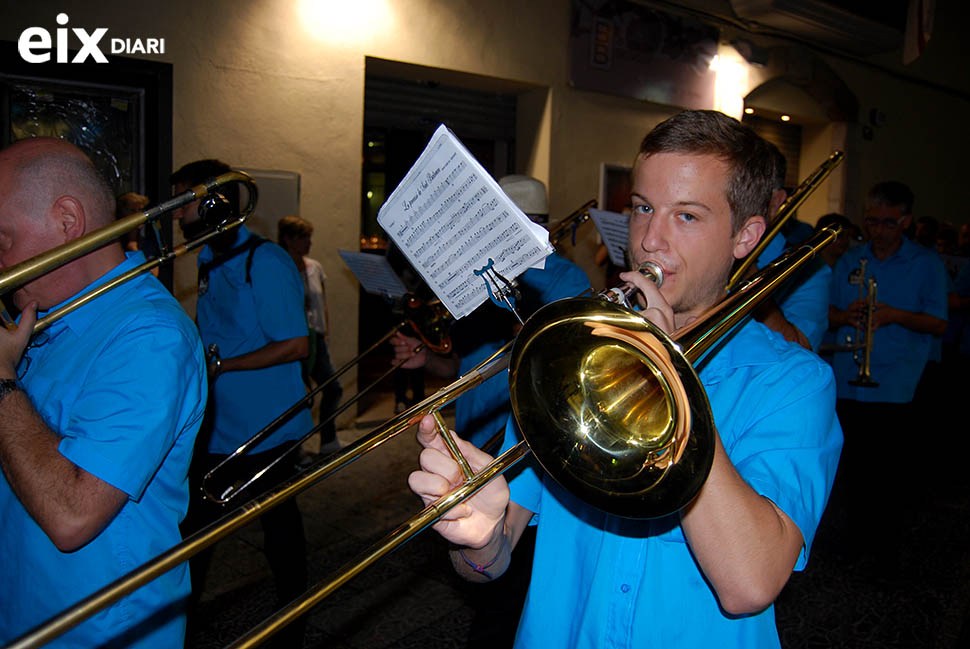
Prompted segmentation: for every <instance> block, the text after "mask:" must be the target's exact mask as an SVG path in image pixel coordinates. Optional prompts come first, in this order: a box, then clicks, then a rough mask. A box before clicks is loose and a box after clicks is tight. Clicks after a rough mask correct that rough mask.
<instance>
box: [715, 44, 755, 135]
mask: <svg viewBox="0 0 970 649" xmlns="http://www.w3.org/2000/svg"><path fill="white" fill-rule="evenodd" d="M711 69H712V70H714V72H715V75H716V76H715V81H714V110H718V111H721V112H722V113H724V114H725V115H730V116H731V117H733V118H735V119H741V116H742V114H743V113H744V95H745V93H747V90H748V64H747V63H745V61H744V60H743V59H742V58H741V57H740V56H739V55H737V54H736V53H735V54H734V55H733V56H731V55H729V54H727V53H725V52H722V53H721V54H718V55H717V56H715V57H714V60H713V61H711Z"/></svg>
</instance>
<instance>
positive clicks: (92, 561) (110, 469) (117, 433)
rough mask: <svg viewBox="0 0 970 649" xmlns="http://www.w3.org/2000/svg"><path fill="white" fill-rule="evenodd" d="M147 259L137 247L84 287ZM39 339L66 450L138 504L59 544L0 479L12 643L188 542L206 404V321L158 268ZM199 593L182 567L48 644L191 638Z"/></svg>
mask: <svg viewBox="0 0 970 649" xmlns="http://www.w3.org/2000/svg"><path fill="white" fill-rule="evenodd" d="M144 261H145V259H144V256H143V255H142V253H140V252H137V253H128V260H127V261H125V262H123V263H122V264H120V265H119V266H117V267H115V268H114V269H113V270H112V271H110V272H109V273H108V274H107V275H105V276H104V277H103V278H101V279H99V280H98V281H97V282H95V283H94V284H92V286H91V287H88V289H85V290H84V291H83V292H87V291H88V290H89V289H90V288H92V287H93V286H95V285H99V284H102V283H104V282H105V281H107V280H108V279H110V278H112V277H115V276H117V275H119V274H121V273H122V272H125V271H127V270H129V269H131V268H133V267H135V266H136V265H137V264H139V263H142V262H144ZM55 308H56V307H55ZM40 315H44V314H40ZM34 343H35V344H36V346H35V347H32V348H29V349H28V350H27V351H26V353H25V355H24V358H23V359H22V360H21V362H20V366H19V367H18V373H22V374H23V378H22V382H23V385H24V388H25V390H26V392H27V394H28V395H29V396H30V399H31V402H32V403H33V404H34V407H35V408H37V410H38V412H39V413H40V415H41V417H43V419H44V421H45V423H46V424H47V425H48V426H49V427H50V428H51V429H52V430H53V431H54V432H56V433H57V434H58V435H60V436H61V437H62V439H61V442H60V445H59V446H58V450H59V451H60V453H61V454H62V455H63V456H64V457H66V458H67V459H68V460H70V461H71V462H73V463H74V464H76V465H77V466H79V467H80V468H82V469H84V470H85V471H87V472H88V473H91V474H92V475H94V476H96V477H98V478H99V479H101V480H103V481H104V482H107V483H108V484H110V485H112V486H113V487H115V488H117V489H120V490H121V491H123V492H125V493H126V494H127V495H128V500H127V502H126V503H125V505H124V506H123V507H122V508H121V510H120V511H119V512H118V513H117V515H116V516H115V517H114V518H113V519H112V520H111V522H110V523H109V524H108V526H107V527H106V528H105V529H104V530H103V531H102V532H101V533H99V534H98V535H97V536H96V537H95V538H94V539H92V540H91V541H89V542H88V543H87V544H86V545H85V546H83V547H82V548H80V549H78V550H75V551H73V552H61V551H60V550H58V549H57V547H55V546H54V544H53V543H52V542H51V541H50V539H49V538H48V537H47V535H46V534H45V533H44V532H43V530H41V528H40V527H39V526H38V525H37V524H36V523H35V522H34V520H33V519H32V518H31V517H30V515H29V514H28V513H27V512H26V510H25V509H24V508H23V506H22V505H21V504H20V501H19V500H17V498H16V496H15V495H14V494H13V492H12V491H11V489H10V486H9V485H8V484H7V482H6V480H5V479H4V478H3V477H2V476H0V520H3V525H4V531H3V534H2V535H0V557H2V558H0V562H2V564H0V565H2V581H3V588H2V589H0V643H4V644H5V643H7V642H8V641H10V640H12V639H13V638H15V637H17V636H19V635H21V634H22V633H24V632H26V631H28V630H29V629H31V628H33V627H34V626H36V625H38V624H40V623H42V622H44V621H46V620H47V619H48V618H50V617H52V616H54V615H55V614H57V613H60V612H61V611H63V610H65V609H67V608H68V607H69V606H72V605H74V604H76V603H77V602H78V601H79V600H80V599H82V598H83V597H86V596H88V595H90V594H91V593H93V592H94V591H96V590H98V589H99V588H101V587H103V586H105V585H107V584H108V583H110V582H112V581H114V580H115V579H117V578H119V577H121V576H122V575H125V574H126V573H128V572H130V571H132V570H134V569H135V568H138V567H139V566H141V565H142V564H143V563H145V562H147V561H148V560H150V559H152V558H154V557H155V556H157V555H158V554H160V553H161V552H163V551H165V550H168V549H169V548H170V547H172V546H173V545H175V544H176V543H178V542H179V541H181V536H180V534H179V528H178V525H179V522H180V521H181V520H182V519H183V518H184V516H185V512H186V508H187V507H188V500H189V494H188V478H187V475H188V468H189V461H190V459H191V456H192V447H193V445H194V443H195V436H196V433H197V432H198V429H199V424H200V423H201V421H202V415H203V412H204V409H205V397H206V379H205V361H204V358H203V353H202V345H201V343H200V341H199V334H198V331H197V330H196V328H195V325H194V324H193V323H192V321H191V320H190V319H189V318H188V316H187V315H186V314H185V312H184V311H183V310H182V308H181V307H180V306H179V304H178V302H176V301H175V299H174V298H172V296H171V295H170V294H169V293H168V292H167V291H166V290H165V289H164V287H163V286H162V285H161V284H160V283H159V282H158V280H156V279H155V278H154V277H152V276H151V275H150V274H145V275H142V276H141V277H139V278H137V279H134V280H132V281H130V282H128V283H126V284H124V285H122V286H120V287H118V288H115V289H113V290H112V291H110V292H108V293H106V294H105V295H102V296H100V297H98V298H97V299H96V300H94V301H93V302H91V303H89V304H87V305H85V306H83V307H81V308H79V309H78V310H77V311H74V312H73V313H70V314H68V315H67V316H65V317H64V318H62V319H60V320H58V321H57V322H55V323H54V324H52V325H51V327H50V328H49V329H48V330H47V331H46V332H42V333H41V334H39V335H38V336H37V337H36V338H35V339H34ZM188 594H189V574H188V570H187V566H186V565H185V564H183V565H181V566H178V567H176V568H175V569H173V570H171V571H170V572H167V573H165V574H164V575H162V576H160V577H158V578H157V579H155V580H154V581H152V582H150V583H149V584H148V585H146V586H143V587H142V588H140V589H139V590H137V591H135V592H134V593H132V594H131V595H129V596H127V597H125V598H124V599H122V600H121V601H119V602H118V603H116V604H114V605H113V606H111V607H109V608H108V609H105V610H103V611H101V612H100V613H98V614H96V615H95V616H94V617H92V618H91V619H90V620H88V621H86V622H82V623H81V624H80V625H79V626H78V627H76V628H75V629H73V630H71V631H69V632H67V633H66V634H64V635H62V636H61V637H60V638H58V639H56V640H54V641H52V642H51V643H50V644H49V645H46V646H49V647H57V648H69V647H70V648H77V649H90V648H91V647H99V646H101V645H102V644H105V643H109V641H112V639H115V640H117V639H118V638H120V637H122V636H124V635H125V634H126V632H128V633H130V634H131V635H130V637H126V638H125V640H124V642H123V643H122V644H123V646H125V647H130V648H138V649H148V648H156V647H157V648H159V649H161V648H165V649H168V648H171V647H181V646H182V642H183V638H184V636H185V617H184V612H183V611H182V609H181V606H182V605H183V603H184V599H185V598H186V597H187V596H188ZM112 646H114V645H112ZM119 646H121V645H119Z"/></svg>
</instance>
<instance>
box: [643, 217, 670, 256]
mask: <svg viewBox="0 0 970 649" xmlns="http://www.w3.org/2000/svg"><path fill="white" fill-rule="evenodd" d="M666 246H667V225H666V221H665V219H663V218H660V217H658V216H653V217H652V218H651V219H650V220H649V222H648V223H647V225H646V227H645V228H644V230H643V235H642V236H641V237H640V247H641V248H642V249H643V250H644V251H646V252H652V251H654V250H662V249H664V248H666Z"/></svg>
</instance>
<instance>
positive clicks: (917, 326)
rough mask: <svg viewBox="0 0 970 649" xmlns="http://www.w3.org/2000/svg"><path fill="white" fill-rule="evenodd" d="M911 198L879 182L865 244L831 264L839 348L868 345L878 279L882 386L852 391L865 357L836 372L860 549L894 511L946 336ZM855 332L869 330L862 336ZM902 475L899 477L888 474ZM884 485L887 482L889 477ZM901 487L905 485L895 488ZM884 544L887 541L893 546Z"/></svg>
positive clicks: (941, 289)
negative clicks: (937, 341) (916, 412)
mask: <svg viewBox="0 0 970 649" xmlns="http://www.w3.org/2000/svg"><path fill="white" fill-rule="evenodd" d="M913 200H914V197H913V192H912V191H911V190H910V188H909V187H907V186H906V185H904V184H903V183H900V182H895V181H889V182H881V183H878V184H876V185H875V186H873V188H872V189H870V190H869V194H868V197H867V200H866V211H865V219H864V225H865V230H866V234H867V236H868V243H867V244H866V245H864V246H859V247H857V248H850V249H849V250H848V251H847V252H846V253H845V254H844V255H843V256H842V257H841V258H840V259H839V261H838V262H836V264H835V268H834V271H833V278H832V294H831V304H830V307H829V324H830V326H831V327H833V328H837V329H838V332H837V334H836V336H837V337H836V341H837V342H842V341H845V340H846V339H847V337H851V339H852V340H854V341H857V342H858V341H859V339H860V337H861V338H864V337H865V333H864V332H865V331H866V314H867V313H868V308H867V303H866V295H867V287H868V282H869V279H870V278H874V279H875V280H876V285H877V290H876V298H875V302H874V305H873V309H872V341H871V343H870V345H871V347H870V349H871V361H870V367H871V369H870V373H871V376H872V379H873V381H875V382H876V383H878V385H876V386H868V387H867V386H860V385H853V383H852V382H853V381H854V380H855V379H856V378H857V377H858V376H859V367H860V366H859V363H858V362H857V359H860V358H862V352H861V351H859V352H858V353H857V354H854V353H853V352H851V351H846V352H839V353H836V354H835V355H834V358H833V362H832V365H833V367H834V369H835V376H836V381H837V385H838V413H839V419H840V421H841V422H842V426H843V429H844V430H845V450H844V451H843V464H842V467H841V469H840V476H841V478H840V481H842V482H844V484H845V486H846V488H847V489H848V493H847V495H848V496H849V497H850V506H852V509H853V510H855V511H853V513H852V516H851V517H850V518H851V520H852V522H853V523H855V524H857V525H858V531H859V535H858V537H857V538H856V540H857V541H859V542H860V548H865V547H870V546H868V543H867V541H868V540H869V539H870V538H874V537H875V535H877V534H880V532H879V527H878V526H879V524H880V523H881V524H883V525H886V524H888V522H889V521H890V520H893V518H892V516H893V515H895V514H898V510H896V511H891V510H890V509H889V508H890V507H896V506H897V505H898V504H899V502H898V501H899V498H898V497H899V496H902V495H903V494H902V493H901V491H900V489H901V485H902V484H904V482H905V479H903V478H902V476H901V475H899V472H900V471H901V470H902V471H907V470H908V471H912V469H913V467H909V468H908V469H907V468H905V467H903V466H902V465H901V460H900V454H903V453H906V452H907V451H908V450H910V449H909V448H908V444H907V442H908V441H909V440H910V436H911V434H912V430H913V427H912V425H911V421H912V414H913V413H912V409H911V406H910V403H911V402H912V400H913V395H914V393H915V390H916V385H917V383H919V380H920V376H921V375H922V374H923V368H924V367H925V366H926V362H927V359H928V358H929V354H930V348H931V346H932V343H933V337H934V336H942V335H943V332H944V330H945V329H946V317H947V295H946V288H947V284H946V271H945V269H944V267H943V262H942V261H941V260H940V257H939V255H938V254H936V251H934V250H929V249H926V248H923V247H922V246H920V245H918V244H916V243H914V242H912V241H910V240H908V239H906V237H904V236H903V231H904V230H905V229H906V228H907V227H909V225H910V222H911V221H912V218H913V216H912V208H913ZM859 332H863V333H862V334H861V336H860V333H859ZM893 472H895V473H896V476H893V475H890V473H893ZM886 478H888V479H886ZM896 485H900V486H899V487H897V486H896ZM887 537H888V538H887ZM898 537H899V535H898V534H886V535H885V536H884V537H883V538H884V539H885V542H884V543H880V544H877V546H878V547H879V548H881V549H884V550H885V553H884V554H885V556H884V557H883V558H884V559H885V560H886V561H888V562H892V561H893V560H894V559H895V553H896V552H897V551H898V543H894V542H893V539H898Z"/></svg>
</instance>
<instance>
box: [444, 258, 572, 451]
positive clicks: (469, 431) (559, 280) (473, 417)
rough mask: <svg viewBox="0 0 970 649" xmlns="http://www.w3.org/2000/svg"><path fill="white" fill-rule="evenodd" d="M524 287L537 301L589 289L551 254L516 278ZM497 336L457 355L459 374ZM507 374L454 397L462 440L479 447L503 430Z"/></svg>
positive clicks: (491, 347) (485, 353)
mask: <svg viewBox="0 0 970 649" xmlns="http://www.w3.org/2000/svg"><path fill="white" fill-rule="evenodd" d="M520 282H521V284H523V285H524V288H525V289H526V290H531V291H532V292H533V293H534V294H535V297H536V298H537V301H538V302H539V303H540V304H548V303H549V302H554V301H556V300H560V299H564V298H570V297H576V296H578V295H579V294H581V293H582V292H583V291H586V290H588V289H589V288H590V283H589V277H587V276H586V273H584V272H583V270H582V269H581V268H580V267H579V266H577V265H576V264H574V263H573V262H571V261H569V260H568V259H566V258H565V257H561V256H560V255H558V254H557V253H553V254H551V255H549V256H548V257H546V265H545V268H543V269H541V270H540V269H538V268H530V269H528V270H527V271H525V272H524V273H523V274H522V275H521V277H520ZM503 344H504V341H503V340H502V339H501V338H493V339H492V340H488V341H486V342H485V343H483V344H482V345H480V346H479V347H477V348H475V349H474V350H473V351H471V352H469V353H468V354H466V355H465V356H463V357H462V358H461V362H460V364H459V366H458V372H459V374H465V373H466V372H468V371H469V370H471V369H472V368H474V367H475V366H476V365H478V364H479V363H480V362H482V361H483V360H485V359H486V358H488V357H489V356H491V355H492V354H494V353H495V352H497V351H498V350H499V349H501V348H502V345H503ZM510 408H511V406H510V404H509V375H508V372H500V373H499V374H496V375H495V376H493V377H492V378H490V379H488V380H487V381H485V382H484V383H482V384H481V385H479V386H477V387H476V388H474V389H472V390H471V391H469V392H466V393H465V394H463V395H461V396H460V397H458V399H457V401H456V402H455V430H456V431H457V432H458V434H459V435H461V436H462V437H463V438H464V439H467V440H469V441H471V442H472V444H474V445H475V446H479V447H481V446H482V445H483V444H485V443H486V442H488V440H489V439H490V438H491V437H492V436H493V435H495V434H496V433H498V432H500V431H502V430H503V428H504V426H505V420H506V419H507V418H508V415H509V411H510Z"/></svg>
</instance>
